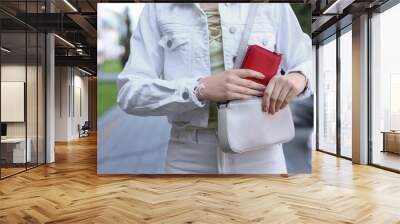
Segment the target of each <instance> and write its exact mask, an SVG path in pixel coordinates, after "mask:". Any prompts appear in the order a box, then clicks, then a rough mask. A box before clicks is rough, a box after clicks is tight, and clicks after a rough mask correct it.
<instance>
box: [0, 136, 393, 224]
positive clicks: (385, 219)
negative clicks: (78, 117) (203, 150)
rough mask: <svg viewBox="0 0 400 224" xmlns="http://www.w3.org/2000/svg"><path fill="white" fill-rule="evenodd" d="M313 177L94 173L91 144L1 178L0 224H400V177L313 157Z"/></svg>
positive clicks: (60, 148)
mask: <svg viewBox="0 0 400 224" xmlns="http://www.w3.org/2000/svg"><path fill="white" fill-rule="evenodd" d="M313 156H314V157H313V158H314V159H313V165H314V168H313V169H314V172H313V174H312V175H294V176H290V177H280V176H262V175H261V176H256V175H253V176H249V175H243V176H239V175H237V176H224V177H221V176H186V177H181V176H179V177H177V176H128V175H109V176H108V175H106V176H104V175H103V176H98V175H97V174H96V139H95V137H90V138H85V139H83V140H81V141H76V142H71V143H69V144H57V153H56V158H57V162H56V163H55V164H50V165H46V166H42V167H39V168H36V169H33V170H30V171H28V172H26V173H22V174H19V175H17V176H14V177H11V178H8V179H5V180H3V181H0V223H44V222H47V223H374V224H375V223H385V224H386V223H400V221H399V220H400V175H398V174H395V173H390V172H387V171H383V170H380V169H377V168H373V167H368V166H358V165H352V164H351V163H350V162H349V161H347V160H343V159H337V158H335V157H333V156H330V155H326V154H322V153H317V152H316V153H314V155H313Z"/></svg>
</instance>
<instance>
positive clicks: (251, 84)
mask: <svg viewBox="0 0 400 224" xmlns="http://www.w3.org/2000/svg"><path fill="white" fill-rule="evenodd" d="M235 83H236V84H237V85H239V86H243V87H247V88H250V89H255V90H259V91H264V90H265V86H264V85H263V84H260V83H256V82H254V81H251V80H247V79H242V78H237V79H236V80H235Z"/></svg>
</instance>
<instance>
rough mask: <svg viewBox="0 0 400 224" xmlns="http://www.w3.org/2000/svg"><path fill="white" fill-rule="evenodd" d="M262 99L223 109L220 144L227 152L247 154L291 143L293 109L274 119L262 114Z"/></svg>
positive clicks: (236, 102)
mask: <svg viewBox="0 0 400 224" xmlns="http://www.w3.org/2000/svg"><path fill="white" fill-rule="evenodd" d="M261 100H262V98H260V97H255V98H251V99H248V100H234V101H230V102H229V103H227V104H223V105H220V106H219V109H218V140H219V146H220V148H221V150H222V151H223V152H227V153H243V152H248V151H253V150H259V149H265V148H267V147H268V146H271V145H275V144H279V143H286V142H289V141H290V140H291V139H292V138H293V137H294V134H295V133H294V123H293V118H292V113H291V111H290V108H289V106H287V107H285V108H284V109H282V110H280V111H278V112H277V113H275V114H274V115H272V114H268V113H267V112H263V111H262V110H261Z"/></svg>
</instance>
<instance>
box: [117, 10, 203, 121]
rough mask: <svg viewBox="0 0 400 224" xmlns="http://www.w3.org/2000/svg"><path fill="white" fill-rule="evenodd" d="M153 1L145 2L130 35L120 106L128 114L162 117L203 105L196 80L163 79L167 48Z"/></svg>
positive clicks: (121, 81)
mask: <svg viewBox="0 0 400 224" xmlns="http://www.w3.org/2000/svg"><path fill="white" fill-rule="evenodd" d="M156 16H157V15H156V8H155V5H154V4H146V6H145V7H144V9H143V12H142V14H141V16H140V19H139V22H138V25H137V27H136V29H135V31H134V33H133V35H132V38H131V53H130V56H129V59H128V62H127V63H126V65H125V67H124V69H123V71H122V72H121V73H120V74H119V76H118V88H119V92H118V97H117V102H118V104H119V106H120V107H121V108H122V109H123V110H124V111H125V112H126V113H129V114H134V115H141V116H163V115H170V114H179V113H183V112H186V111H190V110H193V109H196V108H198V107H203V106H204V104H203V103H202V102H200V101H199V100H198V99H197V97H196V95H195V94H194V91H193V89H194V87H195V86H196V85H197V79H177V80H172V81H166V80H163V79H162V78H161V77H163V70H164V69H163V67H164V51H163V49H162V47H161V46H159V45H158V42H159V40H160V36H161V33H160V31H159V28H158V25H157V18H156Z"/></svg>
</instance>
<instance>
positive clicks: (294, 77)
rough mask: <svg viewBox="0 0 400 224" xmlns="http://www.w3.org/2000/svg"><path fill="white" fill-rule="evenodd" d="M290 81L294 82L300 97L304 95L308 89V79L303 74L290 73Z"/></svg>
mask: <svg viewBox="0 0 400 224" xmlns="http://www.w3.org/2000/svg"><path fill="white" fill-rule="evenodd" d="M288 77H289V79H291V81H292V82H293V84H294V86H295V87H296V89H297V92H298V95H299V94H301V93H303V92H304V91H305V89H306V87H307V78H306V76H305V75H304V74H303V73H301V72H290V73H288Z"/></svg>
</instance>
